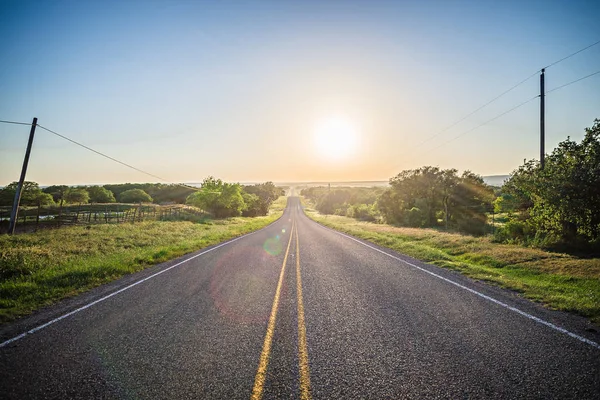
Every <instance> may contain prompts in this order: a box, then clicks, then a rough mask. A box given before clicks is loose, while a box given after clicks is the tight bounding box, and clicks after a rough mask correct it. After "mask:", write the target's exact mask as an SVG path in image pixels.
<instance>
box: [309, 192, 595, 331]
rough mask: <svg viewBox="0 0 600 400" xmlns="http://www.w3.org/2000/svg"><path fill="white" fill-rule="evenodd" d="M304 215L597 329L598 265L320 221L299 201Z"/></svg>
mask: <svg viewBox="0 0 600 400" xmlns="http://www.w3.org/2000/svg"><path fill="white" fill-rule="evenodd" d="M305 205H306V207H305V211H306V214H307V215H308V216H309V217H310V218H312V219H313V220H315V221H317V222H319V223H321V224H323V225H326V226H329V227H331V228H334V229H336V230H338V231H341V232H346V233H348V234H350V235H353V236H356V237H359V238H362V239H366V240H368V241H371V242H373V243H377V244H379V245H381V246H384V247H388V248H390V249H394V250H396V251H398V252H401V253H403V254H407V255H409V256H412V257H414V258H417V259H419V260H422V261H426V262H428V263H430V264H434V265H437V266H440V267H443V268H448V269H452V270H456V271H459V272H461V273H462V274H464V275H467V276H469V277H471V278H473V279H477V280H482V281H486V282H489V283H492V284H495V285H498V286H501V287H504V288H508V289H511V290H514V291H517V292H519V293H521V294H522V295H523V296H524V297H526V298H529V299H532V300H534V301H537V302H540V303H542V304H544V305H546V306H547V307H549V308H552V309H556V310H562V311H569V312H574V313H577V314H580V315H583V316H585V317H588V318H589V319H590V320H591V321H592V322H593V323H595V324H597V325H600V259H599V258H592V259H590V258H587V259H584V258H577V257H574V256H571V255H567V254H561V253H553V252H548V251H544V250H540V249H533V248H526V247H521V246H517V245H505V244H498V243H493V242H492V240H491V238H490V237H473V236H468V235H461V234H457V233H446V232H440V231H437V230H434V229H415V228H401V227H394V226H390V225H384V224H373V223H368V222H360V221H357V220H355V219H353V218H349V217H341V216H336V215H328V216H324V215H321V214H319V213H318V212H317V211H315V210H314V209H312V208H311V207H310V205H309V204H308V203H306V201H305Z"/></svg>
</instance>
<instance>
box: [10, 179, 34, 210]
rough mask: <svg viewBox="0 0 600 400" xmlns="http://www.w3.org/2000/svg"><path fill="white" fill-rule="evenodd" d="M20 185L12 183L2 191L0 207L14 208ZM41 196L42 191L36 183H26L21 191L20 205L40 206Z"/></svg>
mask: <svg viewBox="0 0 600 400" xmlns="http://www.w3.org/2000/svg"><path fill="white" fill-rule="evenodd" d="M18 184H19V183H18V182H12V183H10V184H8V185H6V186H5V187H4V188H2V190H0V205H3V206H12V204H13V201H14V199H15V193H16V191H17V186H18ZM41 195H42V190H41V189H40V186H39V185H38V184H37V183H36V182H30V181H25V182H23V189H22V190H21V202H20V204H21V205H22V206H34V205H38V202H39V198H40V196H41Z"/></svg>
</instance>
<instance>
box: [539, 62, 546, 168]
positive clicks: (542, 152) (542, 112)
mask: <svg viewBox="0 0 600 400" xmlns="http://www.w3.org/2000/svg"><path fill="white" fill-rule="evenodd" d="M544 71H545V69H544V68H542V74H541V75H540V166H541V167H542V169H544V156H545V155H546V151H545V149H544V141H545V139H544V136H545V121H544V119H545V118H544V116H545V110H544V96H545V91H544Z"/></svg>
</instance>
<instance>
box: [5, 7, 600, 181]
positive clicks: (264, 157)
mask: <svg viewBox="0 0 600 400" xmlns="http://www.w3.org/2000/svg"><path fill="white" fill-rule="evenodd" d="M599 13H600V3H598V2H596V1H504V2H498V1H440V2H432V1H429V2H416V1H415V2H401V1H382V2H376V1H363V2H342V1H330V2H327V1H320V2H317V1H314V2H311V1H303V2H291V1H274V2H267V1H260V2H258V1H257V2H250V1H243V2H207V1H206V2H200V1H181V2H176V1H132V0H130V1H122V2H110V1H108V2H107V1H102V2H94V1H84V2H77V1H35V2H33V1H16V2H11V1H1V5H0V49H2V51H1V52H0V57H1V63H0V65H1V67H0V91H1V93H2V96H1V97H0V119H5V120H13V121H27V122H28V121H31V119H32V118H33V117H38V119H39V124H41V125H43V126H45V127H48V128H50V129H53V130H55V131H57V132H59V133H61V134H64V135H66V136H68V137H71V138H72V139H74V140H77V141H80V142H82V143H84V144H86V145H88V146H90V147H93V148H95V149H97V150H99V151H101V152H105V153H107V154H108V155H110V156H112V157H115V158H117V159H120V160H122V161H124V162H127V163H130V164H132V165H134V166H136V167H138V168H140V169H143V170H146V171H148V172H150V173H152V174H155V175H158V176H161V177H164V178H165V179H166V180H168V181H173V182H197V181H201V180H202V179H203V178H204V177H206V176H208V175H214V176H217V177H220V178H223V179H225V180H228V181H242V182H243V181H265V180H273V181H327V180H332V181H339V180H386V179H388V178H390V177H391V176H393V175H395V174H396V173H398V172H399V171H400V170H402V169H408V168H416V167H419V166H422V165H437V166H440V167H442V168H458V169H459V170H465V169H470V170H472V171H474V172H476V173H479V174H482V175H491V174H507V173H510V171H512V170H513V169H515V168H516V167H517V166H518V165H519V164H520V163H522V162H523V159H524V158H527V159H530V158H538V152H539V150H538V142H539V100H535V101H532V102H530V103H528V104H526V105H525V106H523V107H521V108H519V109H518V110H515V111H514V112H512V113H510V114H507V115H506V116H504V117H502V118H499V119H497V120H495V121H493V122H491V123H489V124H487V125H485V126H484V127H482V128H480V129H477V130H475V131H473V132H471V133H469V134H466V135H464V136H461V137H460V138H458V139H456V140H453V141H451V142H449V143H447V144H446V142H448V141H450V140H451V139H452V138H454V137H456V136H458V135H459V134H461V133H463V132H465V131H467V130H469V129H471V128H473V127H475V126H478V125H479V124H481V123H483V122H486V121H487V120H489V119H491V118H493V117H495V116H496V115H498V114H500V113H502V112H504V111H506V110H508V109H510V108H512V107H513V106H515V105H517V104H520V103H521V102H523V101H525V100H528V99H530V98H532V97H534V96H536V95H537V94H538V92H539V78H538V77H537V76H536V77H533V78H532V79H530V80H528V81H527V82H525V83H524V84H522V85H521V86H519V87H518V88H517V89H515V90H514V91H512V92H510V93H509V94H507V95H506V96H504V97H502V98H501V99H500V100H498V101H496V102H494V103H493V104H491V105H490V106H489V107H486V108H485V109H483V110H482V111H480V112H478V113H477V114H475V115H473V116H472V117H470V118H468V119H467V120H465V121H463V122H462V123H460V124H458V125H457V126H455V127H453V128H452V129H450V130H448V131H446V132H444V133H442V134H440V135H439V136H437V137H435V138H434V139H432V140H431V141H429V142H427V143H425V144H423V145H421V146H419V144H420V143H421V142H423V140H425V139H426V138H428V137H430V136H431V135H433V134H435V133H437V132H439V131H440V130H442V129H444V128H445V127H447V126H449V125H450V124H452V123H453V122H455V121H457V120H459V119H460V118H462V117H463V116H465V115H466V114H468V113H470V112H471V111H473V110H475V109H476V108H477V107H479V106H480V105H482V104H484V103H485V102H487V101H488V100H490V99H492V98H494V97H495V96H496V95H498V94H500V93H501V92H503V91H504V90H506V89H508V88H510V87H511V86H513V85H514V84H516V83H518V82H520V81H521V80H523V79H524V78H526V77H527V76H529V75H531V74H533V73H534V72H535V71H536V70H539V69H540V68H542V67H544V66H546V65H548V64H550V63H552V62H554V61H556V60H558V59H560V58H562V57H564V56H566V55H569V54H571V53H573V52H574V51H577V50H579V49H581V48H583V47H585V46H587V45H589V44H591V43H594V42H596V41H598V40H600V29H599V28H598V23H597V15H599ZM598 70H600V45H597V46H594V47H592V48H590V49H589V50H587V51H585V52H582V53H580V54H578V55H576V56H574V57H572V58H570V59H568V60H565V61H564V62H561V63H559V64H557V65H555V66H553V67H551V68H549V69H548V70H547V73H546V87H547V89H548V90H551V89H552V88H554V87H557V86H560V85H562V84H564V83H568V82H570V81H573V80H575V79H578V78H580V77H583V76H585V75H588V74H590V73H593V72H596V71H598ZM330 116H338V117H342V118H344V119H345V120H347V121H349V123H351V124H353V125H354V126H355V127H356V131H357V132H358V136H359V146H358V148H357V149H356V150H355V151H354V153H352V154H349V155H348V156H347V157H346V158H343V157H342V158H335V159H327V158H326V157H325V158H324V157H323V156H322V154H321V155H320V154H319V152H318V151H317V149H316V148H315V145H314V140H313V139H314V138H313V135H314V132H315V124H317V123H318V121H319V120H322V119H323V118H328V117H330ZM594 118H600V74H599V75H595V76H593V77H591V78H589V79H586V80H584V81H581V82H579V83H576V84H573V85H571V86H568V87H566V88H564V89H561V90H558V91H556V92H554V93H552V94H549V95H548V96H547V117H546V124H547V128H546V136H547V142H546V148H547V149H548V151H550V150H551V149H552V148H553V147H554V146H555V145H556V144H557V143H558V142H560V141H562V140H564V139H566V137H567V136H570V137H571V138H572V139H575V140H580V139H581V137H583V130H584V128H585V127H588V126H591V125H592V124H593V120H594ZM27 134H28V127H26V126H18V125H6V124H0V185H2V184H6V183H9V182H11V181H14V180H17V178H18V176H19V173H20V168H21V163H22V158H23V154H24V151H25V145H26V142H27ZM28 180H34V181H37V182H39V183H41V184H55V183H65V184H79V183H108V182H145V181H155V179H152V178H151V177H148V176H145V175H143V174H140V173H139V172H136V171H132V170H128V169H127V168H125V167H123V166H121V165H119V164H116V163H114V162H111V161H109V160H106V159H103V158H101V157H99V156H97V155H95V154H93V153H90V152H88V151H86V150H84V149H82V148H79V147H77V146H74V145H73V144H71V143H68V142H66V141H64V140H62V139H60V138H57V137H55V136H53V135H51V134H49V133H47V132H46V131H43V130H40V129H38V130H37V132H36V139H35V144H34V149H33V152H32V158H31V164H30V168H29V171H28Z"/></svg>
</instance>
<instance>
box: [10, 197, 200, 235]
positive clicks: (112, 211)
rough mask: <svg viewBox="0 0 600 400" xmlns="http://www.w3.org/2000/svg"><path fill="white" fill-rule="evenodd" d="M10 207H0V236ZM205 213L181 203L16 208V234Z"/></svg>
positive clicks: (187, 217)
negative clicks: (17, 209) (62, 227)
mask: <svg viewBox="0 0 600 400" xmlns="http://www.w3.org/2000/svg"><path fill="white" fill-rule="evenodd" d="M10 211H11V209H10V207H0V233H6V232H7V231H8V224H9V220H10ZM206 217H207V214H206V213H204V212H202V211H201V210H199V209H198V208H195V207H190V206H185V205H181V204H174V205H165V206H160V205H155V204H124V203H112V204H81V205H69V206H64V207H58V206H52V207H20V208H19V214H18V219H17V231H18V232H31V231H35V230H37V229H40V228H57V227H61V226H70V225H91V224H121V223H135V222H142V221H179V220H192V221H198V220H201V219H204V218H206Z"/></svg>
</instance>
